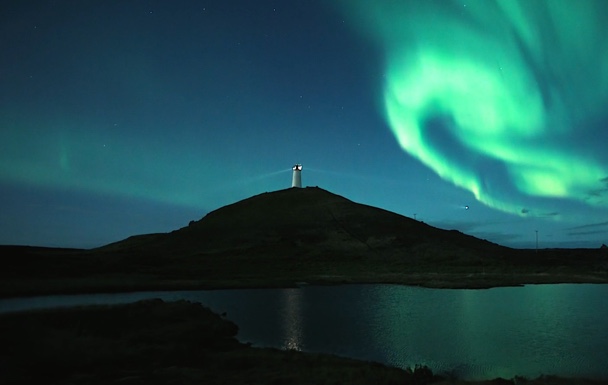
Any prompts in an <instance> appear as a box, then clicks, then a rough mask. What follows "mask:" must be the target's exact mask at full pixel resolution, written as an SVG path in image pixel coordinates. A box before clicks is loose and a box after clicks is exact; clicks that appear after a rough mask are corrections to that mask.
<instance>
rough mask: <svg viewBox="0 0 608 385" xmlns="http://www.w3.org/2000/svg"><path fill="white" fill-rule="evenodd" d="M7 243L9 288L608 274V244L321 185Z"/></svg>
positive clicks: (35, 290) (451, 282)
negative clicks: (180, 223)
mask: <svg viewBox="0 0 608 385" xmlns="http://www.w3.org/2000/svg"><path fill="white" fill-rule="evenodd" d="M0 252H2V253H1V254H2V258H3V263H4V265H3V269H0V296H12V295H24V294H40V293H59V292H63V293H66V292H99V291H131V290H147V289H150V290H162V289H175V288H184V289H185V288H188V289H195V288H220V287H260V286H283V287H284V286H291V285H295V284H296V283H298V282H308V283H317V284H324V283H331V284H335V283H354V282H355V283H372V282H373V283H401V284H412V285H423V286H429V287H454V288H456V287H471V288H472V287H492V286H505V285H517V284H523V283H549V282H607V281H608V273H607V272H606V270H607V268H608V253H607V252H606V249H599V248H598V249H545V250H538V251H535V250H515V249H510V248H507V247H503V246H500V245H497V244H494V243H491V242H487V241H484V240H480V239H477V238H474V237H471V236H468V235H465V234H462V233H460V232H458V231H453V230H452V231H448V230H441V229H437V228H434V227H431V226H428V225H426V224H424V223H422V222H420V221H416V220H413V219H411V218H407V217H404V216H402V215H398V214H395V213H392V212H389V211H386V210H382V209H379V208H375V207H371V206H366V205H363V204H359V203H354V202H352V201H350V200H348V199H346V198H344V197H341V196H339V195H335V194H332V193H330V192H328V191H325V190H322V189H320V188H316V187H315V188H310V187H309V188H292V189H287V190H281V191H276V192H271V193H265V194H260V195H256V196H253V197H251V198H248V199H245V200H242V201H239V202H236V203H234V204H231V205H228V206H225V207H222V208H219V209H217V210H215V211H213V212H210V213H209V214H207V215H206V216H205V217H203V218H202V219H200V220H199V221H192V222H191V223H190V224H189V225H188V226H186V227H184V228H181V229H179V230H175V231H173V232H170V233H162V234H147V235H138V236H134V237H130V238H127V239H125V240H123V241H120V242H116V243H112V244H109V245H107V246H104V247H101V248H98V249H93V250H65V249H46V248H28V247H24V246H12V247H8V246H5V247H0Z"/></svg>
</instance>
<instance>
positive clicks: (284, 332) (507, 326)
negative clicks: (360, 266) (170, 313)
mask: <svg viewBox="0 0 608 385" xmlns="http://www.w3.org/2000/svg"><path fill="white" fill-rule="evenodd" d="M144 298H162V299H164V300H177V299H187V300H190V301H196V302H201V303H203V304H205V305H206V306H209V307H210V308H212V309H213V310H214V311H216V312H218V313H222V312H227V318H228V319H230V320H232V321H234V322H236V323H237V324H238V325H239V334H238V337H239V339H240V340H241V341H243V342H252V343H253V344H254V346H272V347H278V348H283V349H296V350H304V351H315V352H326V353H332V354H338V355H344V356H349V357H353V358H360V359H368V360H375V361H379V362H384V363H387V364H390V365H395V366H401V367H406V366H413V365H415V364H426V365H428V366H429V367H431V368H432V369H433V370H434V371H435V372H449V373H452V374H454V375H457V376H459V377H462V378H466V379H482V378H494V377H498V376H501V377H505V378H512V377H514V376H516V375H523V376H529V377H536V376H538V375H541V374H556V375H561V376H585V377H598V378H608V366H607V365H606V363H608V326H607V324H606V319H608V301H607V300H608V285H590V284H579V285H573V284H564V285H530V286H525V287H511V288H495V289H489V290H445V289H442V290H438V289H424V288H417V287H408V286H398V285H347V286H329V287H318V286H309V287H303V288H300V289H293V288H291V289H250V290H217V291H186V292H148V293H122V294H99V295H82V296H52V297H42V298H27V299H6V300H0V313H2V312H11V311H19V310H25V309H32V308H42V307H56V306H74V305H80V304H110V303H125V302H133V301H137V300H140V299H144Z"/></svg>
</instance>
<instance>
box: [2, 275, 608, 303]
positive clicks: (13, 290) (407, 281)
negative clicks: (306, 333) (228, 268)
mask: <svg viewBox="0 0 608 385" xmlns="http://www.w3.org/2000/svg"><path fill="white" fill-rule="evenodd" d="M607 283H608V274H606V273H597V274H564V273H560V274H550V273H536V274H525V273H520V274H508V275H507V274H496V273H492V274H464V273H412V274H385V275H378V274H374V275H373V276H360V277H353V276H346V275H325V276H323V275H321V276H319V275H317V276H308V277H304V276H303V277H299V278H298V279H297V280H287V279H274V280H273V279H263V278H258V277H241V278H234V279H216V280H194V279H174V280H167V279H162V278H161V279H154V278H152V277H139V278H135V279H133V278H132V277H128V276H102V277H83V278H71V279H70V278H67V279H31V278H30V279H27V278H26V279H19V280H6V279H5V280H3V281H2V282H1V283H0V298H3V299H9V298H23V297H38V296H48V295H72V294H74V295H77V294H103V293H126V292H149V291H187V290H229V289H280V288H295V287H300V286H309V285H310V286H335V285H351V284H355V285H356V284H390V285H403V286H415V287H424V288H429V289H463V290H484V289H492V288H498V287H519V286H525V285H543V284H607Z"/></svg>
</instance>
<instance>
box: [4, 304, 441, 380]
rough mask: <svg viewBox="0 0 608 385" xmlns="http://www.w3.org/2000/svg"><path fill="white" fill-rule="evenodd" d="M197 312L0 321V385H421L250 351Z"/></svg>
mask: <svg viewBox="0 0 608 385" xmlns="http://www.w3.org/2000/svg"><path fill="white" fill-rule="evenodd" d="M237 330H238V328H237V326H236V325H235V324H233V323H232V322H230V321H228V320H226V319H223V318H222V317H220V316H219V315H217V314H215V313H213V312H211V311H210V310H209V309H207V308H204V307H203V306H201V305H199V304H194V303H190V302H186V301H179V302H173V303H165V302H163V301H161V300H151V301H142V302H137V303H135V304H130V305H115V306H88V307H78V308H70V309H58V310H47V311H36V312H27V313H18V314H9V315H4V316H2V317H0V331H1V332H0V383H2V384H31V383H45V384H406V383H413V384H426V383H429V382H431V381H434V380H438V379H440V378H439V377H436V376H433V374H432V373H431V371H430V370H428V369H426V368H418V369H417V370H415V371H405V370H401V369H398V368H392V367H387V366H384V365H381V364H377V363H369V362H360V361H356V360H352V359H346V358H341V357H336V356H331V355H322V354H305V353H301V352H296V351H281V350H277V349H267V348H264V349H262V348H253V347H251V346H248V345H246V344H241V343H240V342H238V341H237V340H236V339H235V336H236V334H237Z"/></svg>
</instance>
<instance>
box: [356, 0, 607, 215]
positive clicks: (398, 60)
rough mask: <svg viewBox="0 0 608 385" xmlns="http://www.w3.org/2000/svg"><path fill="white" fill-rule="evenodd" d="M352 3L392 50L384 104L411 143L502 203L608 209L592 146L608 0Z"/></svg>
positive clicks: (602, 102) (432, 163)
mask: <svg viewBox="0 0 608 385" xmlns="http://www.w3.org/2000/svg"><path fill="white" fill-rule="evenodd" d="M372 4H373V5H372ZM345 5H346V7H348V9H349V10H350V11H352V14H353V15H354V16H356V17H357V18H358V19H357V21H358V22H359V23H358V24H359V25H362V26H364V27H367V32H369V33H371V34H372V35H373V36H374V37H376V38H377V39H379V40H380V42H381V44H382V45H383V46H384V48H385V50H386V60H387V64H386V83H385V86H384V93H383V105H384V112H385V115H386V119H387V122H388V123H389V126H390V128H391V130H392V131H393V133H394V135H395V136H396V138H397V140H398V142H399V144H400V146H401V147H402V148H403V149H404V150H405V151H407V152H408V153H409V154H411V155H412V156H414V157H415V158H417V159H419V160H420V161H421V162H422V163H424V164H425V165H427V166H429V167H430V168H432V169H433V170H434V171H435V172H436V173H437V174H438V175H440V176H441V177H442V178H443V179H445V180H448V181H450V182H452V183H453V184H455V185H457V186H459V187H462V188H465V189H467V190H469V191H471V192H472V193H473V194H474V196H475V197H476V198H477V199H478V200H479V201H481V202H483V203H485V204H487V205H489V206H491V207H494V208H497V209H500V210H503V211H507V212H512V213H519V214H521V213H529V212H530V211H529V210H528V209H526V208H525V207H526V206H527V205H528V204H530V199H534V200H535V204H538V202H537V201H538V199H539V198H540V199H545V200H555V199H562V200H564V199H565V200H574V201H581V202H585V203H587V204H590V205H601V206H608V204H607V203H606V200H605V199H604V198H603V195H605V190H606V183H605V181H606V179H605V178H606V176H607V175H608V165H607V164H606V162H605V160H606V155H605V151H604V150H602V149H601V147H599V146H597V145H595V144H593V141H594V140H593V138H594V137H596V138H597V139H599V138H600V137H604V138H605V134H604V133H598V127H597V125H595V126H594V124H593V123H594V122H597V121H598V120H599V121H601V119H604V120H608V119H606V116H608V115H607V114H606V110H605V107H606V105H608V54H607V53H606V52H608V46H607V44H606V43H605V38H604V37H605V36H608V28H607V27H606V25H608V22H607V21H606V20H603V19H606V17H607V16H606V15H608V3H607V2H603V1H601V0H599V1H594V0H581V1H569V0H521V1H518V0H495V1H491V0H477V1H447V0H442V1H424V2H422V1H413V0H412V1H404V2H392V1H386V2H373V3H371V2H364V1H359V2H345ZM599 48H602V49H599ZM598 49H599V50H598ZM600 129H601V128H600ZM603 131H605V130H603ZM602 135H603V136H602ZM593 192H595V193H593ZM598 192H601V193H598Z"/></svg>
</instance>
